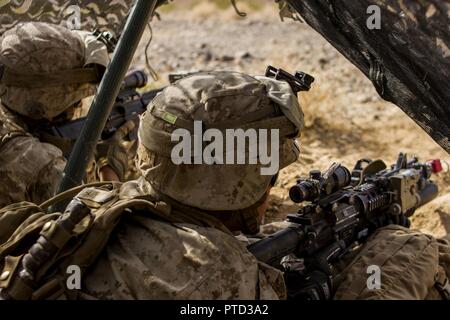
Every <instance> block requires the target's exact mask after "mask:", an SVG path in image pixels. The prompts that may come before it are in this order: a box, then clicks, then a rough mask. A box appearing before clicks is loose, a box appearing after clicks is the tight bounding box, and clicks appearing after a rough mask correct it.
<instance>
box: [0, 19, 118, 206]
mask: <svg viewBox="0 0 450 320" xmlns="http://www.w3.org/2000/svg"><path fill="white" fill-rule="evenodd" d="M108 61H109V57H108V53H107V50H106V46H105V45H104V44H103V43H102V42H100V41H98V40H97V39H96V38H95V37H94V36H93V35H92V34H90V33H89V32H85V31H71V30H68V29H66V28H64V27H62V26H58V25H53V24H47V23H40V22H29V23H20V24H18V25H17V26H16V27H14V28H13V29H11V30H9V31H7V32H5V33H4V34H3V35H2V37H1V38H0V176H1V177H2V183H1V184H0V207H2V206H5V205H7V204H10V203H13V202H19V201H32V202H36V203H40V202H42V201H44V200H45V199H48V198H49V197H51V196H52V195H53V194H54V193H55V191H56V188H57V187H58V184H59V181H60V179H61V176H62V172H63V169H64V166H65V163H66V159H65V158H64V157H63V153H62V151H61V150H60V146H59V145H58V143H57V142H56V141H47V139H46V137H45V135H44V134H43V133H42V131H41V130H40V129H41V128H43V126H45V125H47V124H50V123H54V122H58V121H66V120H69V119H70V118H71V117H72V115H73V114H74V113H75V111H76V110H78V109H79V108H80V107H81V100H82V99H84V98H86V97H88V96H91V95H93V94H94V93H95V90H96V85H97V84H98V83H99V82H100V79H101V77H102V75H103V72H104V70H105V68H106V66H107V63H108ZM116 158H120V157H116ZM111 162H114V161H109V162H108V161H101V163H102V164H103V165H104V170H101V172H102V173H105V174H108V172H109V176H108V177H107V178H111V177H112V178H115V179H118V178H120V176H121V171H122V170H123V168H119V169H116V170H113V169H114V166H112V167H113V168H112V169H111V166H109V163H111ZM118 162H119V161H115V163H118ZM115 167H116V168H117V167H119V166H115ZM99 171H100V170H99Z"/></svg>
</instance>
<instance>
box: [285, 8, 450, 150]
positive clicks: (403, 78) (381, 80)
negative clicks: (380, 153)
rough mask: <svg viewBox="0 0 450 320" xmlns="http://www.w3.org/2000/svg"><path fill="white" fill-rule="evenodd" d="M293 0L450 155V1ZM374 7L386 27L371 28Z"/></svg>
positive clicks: (386, 96) (382, 92) (380, 90)
mask: <svg viewBox="0 0 450 320" xmlns="http://www.w3.org/2000/svg"><path fill="white" fill-rule="evenodd" d="M288 2H289V3H290V4H291V6H292V7H293V8H294V9H295V10H296V11H297V12H298V13H299V14H300V15H301V17H302V18H303V19H304V20H305V21H306V22H307V23H308V24H309V25H310V26H311V27H313V28H314V29H315V30H316V31H317V32H319V33H320V34H321V35H322V36H323V37H325V38H326V39H327V40H328V41H329V42H330V43H331V44H332V45H333V46H334V47H335V48H336V49H337V50H339V51H340V52H341V53H342V54H343V55H344V56H345V57H346V58H347V59H348V60H350V61H351V62H352V63H353V64H355V65H356V66H357V67H358V68H359V69H360V70H361V71H362V72H363V73H364V74H365V75H366V76H367V77H368V78H369V79H370V80H371V81H372V83H373V85H374V86H375V88H376V89H377V91H378V93H379V94H380V96H381V97H382V98H383V99H385V100H387V101H390V102H392V103H394V104H396V105H397V106H398V107H400V108H401V109H402V110H403V111H404V112H405V113H406V114H407V115H408V116H410V117H411V118H412V119H413V120H414V121H415V122H416V123H417V124H418V125H419V126H420V127H422V128H423V129H424V130H425V131H426V132H427V133H428V134H429V135H430V136H431V137H432V138H433V139H434V140H435V141H436V142H437V143H438V144H439V145H441V146H442V148H444V149H445V150H446V151H447V152H449V153H450V141H449V139H450V49H449V48H450V1H449V0H426V1H418V0H357V1H356V0H288ZM370 5H377V6H378V7H379V8H380V9H381V16H380V17H381V29H373V30H370V29H369V28H368V27H367V19H368V17H369V16H370V15H371V14H370V13H367V8H368V7H369V6H370Z"/></svg>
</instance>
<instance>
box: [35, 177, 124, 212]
mask: <svg viewBox="0 0 450 320" xmlns="http://www.w3.org/2000/svg"><path fill="white" fill-rule="evenodd" d="M107 184H111V185H114V184H118V182H114V181H101V182H92V183H88V184H83V185H81V186H77V187H74V188H72V189H69V190H66V191H64V192H61V193H59V194H57V195H55V196H54V197H53V198H50V199H48V200H47V201H45V202H43V203H41V204H40V205H39V207H41V208H42V210H46V209H47V208H49V207H51V206H52V205H54V204H55V203H58V202H60V201H63V200H66V199H69V198H73V197H75V196H76V195H77V194H78V193H79V192H80V191H82V190H83V189H85V188H88V187H101V186H104V185H107Z"/></svg>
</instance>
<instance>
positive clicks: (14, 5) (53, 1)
mask: <svg viewBox="0 0 450 320" xmlns="http://www.w3.org/2000/svg"><path fill="white" fill-rule="evenodd" d="M133 3H134V0H102V1H95V0H0V35H1V34H3V32H5V31H6V30H8V29H11V28H12V27H13V26H14V25H16V24H17V23H18V22H20V21H42V22H51V23H56V24H67V23H71V24H73V23H74V14H76V13H74V7H72V6H74V5H76V6H78V7H79V8H80V12H79V13H80V16H81V19H80V26H81V29H84V30H94V29H96V28H99V29H102V31H106V30H108V31H112V32H113V33H114V34H116V35H119V34H120V33H121V30H122V29H123V27H124V24H125V21H126V16H127V14H128V12H129V9H130V7H131V5H132V4H133Z"/></svg>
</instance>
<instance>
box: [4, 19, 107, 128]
mask: <svg viewBox="0 0 450 320" xmlns="http://www.w3.org/2000/svg"><path fill="white" fill-rule="evenodd" d="M108 61H109V58H108V53H107V49H106V46H104V45H103V43H101V42H100V41H98V40H97V39H96V38H95V37H94V36H93V35H91V34H89V33H88V32H83V31H70V30H69V29H66V28H65V27H62V26H58V25H53V24H48V23H42V22H28V23H20V24H18V25H17V26H15V27H14V28H13V29H10V30H8V31H7V32H5V33H4V34H3V36H2V37H1V38H0V95H1V96H0V97H1V101H2V103H3V104H5V105H6V106H7V107H8V108H9V109H11V110H13V111H15V112H17V113H19V114H21V115H23V116H26V117H29V118H32V119H49V120H50V119H52V118H53V117H55V116H57V115H59V114H61V113H62V112H64V111H65V110H66V109H67V108H69V107H70V106H72V105H73V104H75V103H77V102H79V101H80V100H82V99H83V98H85V97H88V96H90V95H92V94H94V93H95V89H96V83H98V82H99V81H100V78H101V76H102V74H103V71H104V69H105V68H106V66H107V63H108Z"/></svg>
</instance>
